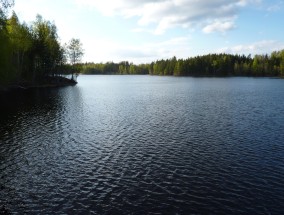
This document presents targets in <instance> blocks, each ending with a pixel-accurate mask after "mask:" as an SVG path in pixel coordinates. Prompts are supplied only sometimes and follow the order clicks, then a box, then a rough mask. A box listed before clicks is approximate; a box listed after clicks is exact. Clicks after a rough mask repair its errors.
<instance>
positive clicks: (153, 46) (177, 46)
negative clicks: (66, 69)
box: [83, 37, 191, 64]
mask: <svg viewBox="0 0 284 215" xmlns="http://www.w3.org/2000/svg"><path fill="white" fill-rule="evenodd" d="M83 41H84V42H85V43H86V44H88V49H86V53H85V60H86V61H94V60H95V61H96V62H105V59H109V56H112V58H111V60H112V61H114V62H120V61H125V60H127V61H129V62H133V63H136V64H138V63H149V62H152V61H153V60H155V59H161V58H163V59H168V58H171V57H173V56H176V57H178V58H186V57H188V56H189V53H190V51H191V48H190V47H191V46H190V43H191V39H190V37H176V38H172V39H169V40H165V41H161V42H158V43H154V42H150V43H142V44H139V45H138V44H137V45H132V46H130V45H125V44H121V43H117V42H114V41H111V40H108V39H99V38H92V39H91V38H83ZM93 50H100V51H99V52H94V51H93Z"/></svg>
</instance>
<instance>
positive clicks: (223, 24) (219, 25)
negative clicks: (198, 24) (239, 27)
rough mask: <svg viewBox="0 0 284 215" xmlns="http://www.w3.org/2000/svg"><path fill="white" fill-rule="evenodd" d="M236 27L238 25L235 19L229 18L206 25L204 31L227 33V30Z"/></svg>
mask: <svg viewBox="0 0 284 215" xmlns="http://www.w3.org/2000/svg"><path fill="white" fill-rule="evenodd" d="M235 27H236V26H235V23H234V20H228V21H220V20H216V21H215V22H213V23H211V24H209V25H207V26H205V27H204V28H203V32H204V33H207V34H208V33H212V32H215V31H219V32H222V33H225V32H226V31H228V30H231V29H233V28H235Z"/></svg>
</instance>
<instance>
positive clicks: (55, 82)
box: [0, 76, 78, 93]
mask: <svg viewBox="0 0 284 215" xmlns="http://www.w3.org/2000/svg"><path fill="white" fill-rule="evenodd" d="M77 83H78V82H77V81H75V80H73V79H69V78H65V77H61V76H56V77H47V78H45V79H43V80H41V81H38V82H28V81H19V82H14V83H11V84H5V85H0V93H8V92H11V91H16V90H17V91H18V90H27V89H33V88H50V87H64V86H74V85H76V84H77Z"/></svg>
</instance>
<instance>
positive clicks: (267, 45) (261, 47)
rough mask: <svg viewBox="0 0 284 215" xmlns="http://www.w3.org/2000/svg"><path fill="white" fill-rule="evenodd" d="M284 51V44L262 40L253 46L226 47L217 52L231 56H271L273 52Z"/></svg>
mask: <svg viewBox="0 0 284 215" xmlns="http://www.w3.org/2000/svg"><path fill="white" fill-rule="evenodd" d="M281 49H284V43H283V42H279V41H275V40H262V41H258V42H255V43H252V44H241V45H236V46H232V47H224V48H221V49H219V50H217V52H218V53H230V54H246V55H248V54H252V55H255V54H269V53H271V52H273V51H277V50H281Z"/></svg>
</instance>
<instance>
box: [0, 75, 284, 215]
mask: <svg viewBox="0 0 284 215" xmlns="http://www.w3.org/2000/svg"><path fill="white" fill-rule="evenodd" d="M78 82H79V84H78V85H77V86H73V87H63V88H51V89H33V90H32V89H30V90H26V91H22V92H13V93H9V94H6V95H1V96H0V98H1V109H0V110H1V113H0V194H1V195H0V206H1V205H2V208H3V207H5V208H6V209H7V210H9V211H10V212H12V213H16V214H17V213H18V214H23V213H27V214H55V213H58V214H283V212H284V80H283V79H270V78H189V77H157V76H85V75H82V76H79V77H78ZM0 210H1V207H0Z"/></svg>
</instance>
